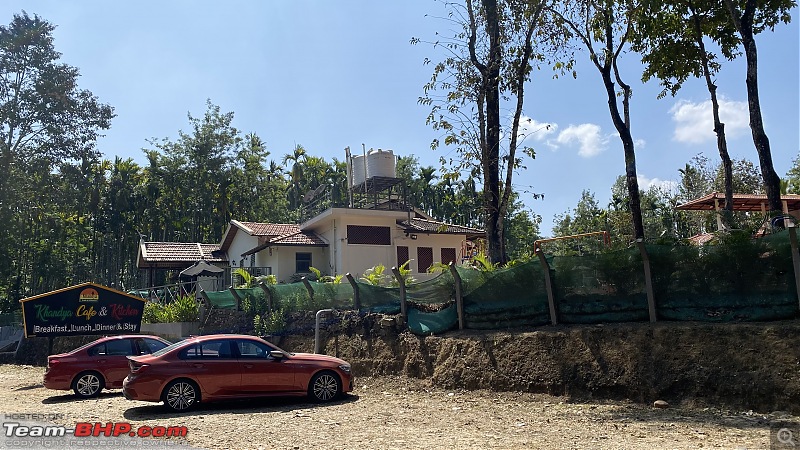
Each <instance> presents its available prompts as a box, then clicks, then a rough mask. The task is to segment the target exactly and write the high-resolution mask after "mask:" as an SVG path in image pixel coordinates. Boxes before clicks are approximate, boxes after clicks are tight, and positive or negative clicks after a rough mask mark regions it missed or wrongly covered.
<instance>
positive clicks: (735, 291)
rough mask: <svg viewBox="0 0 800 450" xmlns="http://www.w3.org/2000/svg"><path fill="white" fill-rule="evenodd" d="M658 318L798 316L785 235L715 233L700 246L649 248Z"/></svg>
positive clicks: (730, 319) (790, 258) (718, 320)
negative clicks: (712, 238)
mask: <svg viewBox="0 0 800 450" xmlns="http://www.w3.org/2000/svg"><path fill="white" fill-rule="evenodd" d="M647 253H648V255H649V256H650V263H651V267H652V272H653V291H654V296H655V299H656V311H657V315H658V319H659V320H700V321H711V322H728V321H761V320H778V319H789V318H792V317H795V316H796V315H797V308H798V305H797V292H796V287H795V283H794V272H793V266H792V256H791V246H790V243H789V233H788V231H786V230H784V231H781V232H779V233H774V234H771V235H768V236H765V237H762V238H759V239H753V238H752V237H751V236H750V234H749V233H744V232H731V233H724V234H720V235H718V236H717V237H716V238H715V240H714V241H712V242H711V243H710V244H707V245H704V246H689V245H686V246H659V245H648V246H647Z"/></svg>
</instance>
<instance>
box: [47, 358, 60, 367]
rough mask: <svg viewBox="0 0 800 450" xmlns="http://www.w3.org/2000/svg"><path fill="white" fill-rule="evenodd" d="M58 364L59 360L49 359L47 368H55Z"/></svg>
mask: <svg viewBox="0 0 800 450" xmlns="http://www.w3.org/2000/svg"><path fill="white" fill-rule="evenodd" d="M56 363H58V360H57V359H55V358H47V368H48V369H49V368H51V367H53V366H55V365H56Z"/></svg>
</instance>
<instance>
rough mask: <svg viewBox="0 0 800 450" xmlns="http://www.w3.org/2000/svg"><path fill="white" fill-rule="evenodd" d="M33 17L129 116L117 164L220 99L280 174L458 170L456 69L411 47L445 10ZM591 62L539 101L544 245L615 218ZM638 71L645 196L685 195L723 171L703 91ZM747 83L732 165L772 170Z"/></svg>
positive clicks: (780, 143) (80, 6)
mask: <svg viewBox="0 0 800 450" xmlns="http://www.w3.org/2000/svg"><path fill="white" fill-rule="evenodd" d="M23 9H24V10H25V11H27V12H28V13H29V14H34V13H35V14H38V15H40V16H41V17H43V18H44V19H46V20H48V21H50V22H52V23H54V24H55V25H57V28H56V31H55V46H56V49H57V50H58V51H60V52H61V53H62V54H63V56H62V61H63V62H65V63H67V64H70V65H73V66H76V67H78V68H79V69H80V71H81V75H82V76H81V79H80V80H79V84H80V87H81V88H84V89H89V90H91V91H92V92H93V93H94V94H95V95H97V96H98V97H99V98H100V100H101V101H103V102H105V103H109V104H111V105H112V106H113V107H114V108H115V112H116V114H117V117H116V118H115V119H114V120H113V122H112V128H111V129H110V130H108V131H107V132H106V136H105V137H103V138H101V139H100V141H99V142H98V147H99V149H100V150H101V151H102V152H103V153H104V154H105V155H106V156H107V157H108V158H112V159H113V157H114V156H121V157H124V158H128V157H129V158H133V159H134V160H136V161H137V162H140V163H144V161H145V159H144V155H143V153H142V148H148V144H147V142H146V140H147V139H149V138H157V139H160V138H165V137H166V138H170V139H176V138H177V136H178V130H188V127H189V126H188V121H187V113H192V114H193V115H194V116H200V115H202V114H203V113H204V112H205V102H206V99H210V100H211V101H212V102H213V103H214V104H217V105H219V106H220V107H221V108H222V110H223V111H225V112H227V111H233V112H234V113H235V119H234V126H236V127H237V128H238V129H240V130H241V131H242V132H244V133H249V132H255V133H257V134H258V135H259V136H260V137H261V138H262V139H263V140H264V141H265V142H266V144H267V148H268V150H270V151H271V153H272V154H271V155H270V158H274V159H275V160H276V161H280V159H281V158H282V156H283V155H284V154H286V153H289V152H290V151H291V150H292V149H293V148H294V146H295V144H302V145H303V146H304V147H305V148H306V150H307V151H308V152H309V153H310V154H312V155H315V156H322V157H324V158H326V159H327V160H330V159H331V158H333V157H336V158H338V159H339V160H343V159H344V148H345V147H347V146H349V147H350V148H351V149H353V150H360V149H361V146H362V144H364V145H366V148H367V149H369V148H383V149H392V150H394V152H395V153H396V154H399V155H401V156H408V155H411V154H413V155H416V156H417V157H418V158H419V160H420V163H421V164H422V165H433V166H438V165H439V164H438V161H439V157H441V156H446V155H448V156H453V155H452V153H451V154H448V152H449V151H450V150H448V149H440V150H437V151H432V150H430V143H431V140H432V139H434V138H437V137H440V135H439V133H438V132H436V131H434V130H432V129H431V128H430V127H429V126H426V125H425V118H426V116H427V114H428V112H429V108H428V107H425V106H421V105H418V103H417V99H418V98H419V96H420V95H422V86H423V85H424V84H425V83H426V82H428V81H429V79H430V76H431V67H430V66H425V65H423V60H424V59H425V58H426V57H427V58H430V59H432V60H433V61H438V60H440V59H441V58H442V54H441V53H439V52H438V51H437V50H434V49H432V48H431V47H430V46H428V45H425V44H420V45H414V46H412V45H410V43H409V41H410V39H411V38H412V37H419V38H422V39H424V40H434V39H435V38H436V37H435V33H436V32H437V31H439V32H440V33H442V34H445V35H446V34H449V30H450V28H451V26H449V25H447V24H446V23H445V22H443V21H442V20H440V19H436V18H435V17H437V16H438V17H441V16H443V15H444V10H443V6H442V3H441V2H437V1H434V0H407V1H403V2H383V1H381V2H375V1H351V0H339V1H336V2H328V1H307V0H296V1H291V2H278V1H270V2H265V1H255V0H248V1H244V0H239V1H227V2H212V1H137V2H132V1H128V2H110V1H97V0H85V1H80V2H64V1H60V0H54V1H39V0H24V1H23V0H6V1H4V2H3V3H2V5H0V12H2V16H1V17H0V19H1V20H2V23H3V24H6V25H7V24H8V23H10V22H11V19H12V16H13V14H15V13H19V12H20V11H22V10H23ZM792 18H793V23H791V24H790V25H781V26H779V27H778V28H777V29H776V31H775V32H766V33H764V34H762V35H759V36H758V37H757V44H758V50H759V69H760V72H759V77H760V78H759V81H760V84H759V88H760V92H761V105H762V112H763V114H764V121H765V126H766V131H767V135H768V136H769V139H770V143H771V145H772V154H773V161H774V164H775V168H776V170H777V172H778V175H780V176H785V174H786V172H787V171H788V170H789V168H790V167H791V164H792V160H793V159H795V158H797V157H798V153H799V152H800V143H799V142H798V140H799V139H798V136H799V134H798V125H800V116H799V115H798V109H799V107H798V103H799V100H798V98H800V92H799V91H798V86H799V85H800V81H799V80H798V66H799V65H800V62H798V54H800V50H798V42H799V41H800V39H799V37H800V33H799V32H798V25H797V20H798V18H797V9H795V10H794V11H793V14H792ZM577 58H578V59H579V64H578V66H577V70H578V78H577V80H574V79H572V78H571V77H566V78H560V79H558V80H553V79H552V74H551V73H549V72H534V74H533V80H532V82H531V83H530V84H529V85H528V86H527V87H526V89H527V95H526V98H525V110H524V115H525V117H526V118H529V119H530V124H531V126H532V128H533V129H541V126H539V125H538V124H551V125H552V126H551V127H550V128H549V130H546V131H539V132H537V133H534V134H532V135H531V136H530V137H529V138H528V139H529V140H528V143H532V144H533V147H534V148H535V150H536V155H537V156H536V159H535V160H527V161H525V166H526V167H527V168H526V169H524V170H520V171H519V172H518V173H517V174H516V176H515V181H514V184H515V185H516V187H517V188H518V189H519V190H521V191H522V192H523V194H522V195H523V200H524V201H525V204H526V205H527V206H528V207H529V208H530V209H531V210H532V211H534V212H535V213H537V214H540V215H541V216H542V217H543V221H542V227H541V228H542V232H543V234H549V233H550V230H551V227H552V223H553V217H554V215H556V214H559V213H562V212H564V211H566V210H567V209H569V208H572V207H574V206H575V205H576V203H577V201H578V200H579V199H580V194H581V191H582V190H584V189H588V190H591V191H592V192H594V193H595V195H596V197H597V199H598V200H599V202H600V204H601V205H605V204H606V203H607V202H608V197H609V192H610V188H611V185H612V184H613V183H614V180H615V179H616V178H617V176H619V175H620V174H622V173H623V172H624V161H623V156H622V146H621V143H620V141H619V138H618V137H617V136H616V134H615V130H614V127H613V124H612V122H611V119H610V116H609V113H608V106H607V103H606V102H607V100H606V98H605V93H604V91H603V86H602V82H601V80H600V78H599V74H598V73H597V71H596V70H595V69H594V68H593V66H591V65H590V63H589V62H588V59H587V56H586V54H585V53H579V54H578V55H577ZM623 61H624V65H623V69H622V70H623V76H624V77H626V78H625V79H626V82H628V83H629V84H631V85H633V89H634V97H633V99H632V103H631V116H632V131H633V135H634V138H635V139H636V140H637V149H636V150H637V169H638V173H639V176H640V186H641V187H643V188H646V187H647V186H648V185H649V184H650V183H667V185H669V182H670V181H672V182H674V181H677V180H678V179H679V173H678V169H679V168H681V167H683V166H684V165H685V164H686V163H687V162H689V160H690V159H691V158H692V157H693V156H694V155H696V154H698V153H701V152H702V153H703V154H704V155H705V156H707V157H708V158H709V159H710V160H711V161H712V162H717V161H718V159H719V157H718V153H717V150H716V144H715V139H714V134H713V131H712V125H711V116H710V109H709V106H708V104H707V97H708V93H707V91H706V89H705V84H704V82H702V81H700V80H690V81H688V82H687V83H686V84H685V86H684V89H683V90H682V91H681V92H680V93H679V94H678V95H677V96H676V97H674V98H672V97H667V98H664V99H661V100H657V99H656V95H657V94H658V92H659V91H660V89H659V86H658V84H657V83H656V82H649V83H647V84H642V83H641V82H639V81H638V80H639V78H640V76H641V67H640V65H639V64H638V63H637V61H638V58H637V55H635V54H629V55H625V56H624V60H623ZM744 79H745V64H744V58H743V57H742V58H740V60H737V61H733V62H726V63H725V64H724V66H723V69H722V71H721V73H720V74H719V75H718V77H717V85H718V86H719V90H718V94H719V95H720V96H721V98H722V99H723V110H722V114H723V116H722V119H723V121H725V122H726V130H727V133H728V138H729V139H728V147H729V150H730V152H731V155H732V156H733V157H734V158H747V159H750V160H751V161H753V162H754V163H757V161H758V158H757V155H756V152H755V148H754V147H753V142H752V138H751V135H750V130H749V128H748V115H747V96H746V92H745V84H744ZM526 192H536V193H543V194H544V199H539V200H534V199H532V198H530V196H529V195H528V194H526Z"/></svg>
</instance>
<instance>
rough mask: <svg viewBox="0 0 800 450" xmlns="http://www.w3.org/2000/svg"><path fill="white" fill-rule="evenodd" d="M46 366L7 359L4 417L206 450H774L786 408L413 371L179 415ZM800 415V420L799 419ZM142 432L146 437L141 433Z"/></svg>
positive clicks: (0, 387)
mask: <svg viewBox="0 0 800 450" xmlns="http://www.w3.org/2000/svg"><path fill="white" fill-rule="evenodd" d="M43 373H44V368H42V367H33V366H17V365H0V405H2V406H0V408H2V412H3V413H6V414H8V413H16V414H20V413H29V414H47V415H59V414H60V415H63V416H56V417H58V418H56V419H55V420H54V421H53V422H55V423H58V424H64V425H67V426H74V425H75V423H77V422H81V421H89V422H102V423H104V422H111V421H114V422H117V421H124V422H130V423H131V424H132V425H133V426H134V427H138V426H141V425H149V426H186V427H188V430H189V431H188V436H187V438H188V443H189V444H190V445H191V446H193V447H197V448H206V449H258V448H262V449H273V448H274V449H318V448H325V449H363V448H367V449H373V448H374V449H429V448H503V449H512V448H513V449H516V448H534V449H535V448H546V449H580V448H600V449H673V448H674V449H697V448H726V449H745V448H746V449H763V448H769V442H770V441H769V439H770V433H769V422H770V420H773V419H776V418H781V417H784V418H787V417H788V418H791V416H788V415H787V414H786V413H781V412H773V413H768V414H758V413H753V412H752V411H726V410H720V409H713V408H698V409H690V408H679V407H670V408H667V409H656V408H653V407H652V406H649V405H643V404H632V403H628V402H612V401H605V402H597V403H580V402H568V401H565V397H553V396H549V395H546V394H531V393H512V392H493V391H486V390H474V391H473V390H470V391H467V390H458V389H454V390H445V389H440V388H435V387H431V386H430V385H429V382H426V381H423V380H420V379H415V378H408V377H385V376H384V377H361V378H357V380H356V389H355V391H354V393H353V394H352V395H349V396H347V397H346V398H345V399H344V400H341V401H338V402H335V403H331V404H325V405H314V404H310V403H308V402H306V401H305V400H299V399H277V400H276V399H271V400H259V401H246V402H228V403H219V404H209V405H201V407H200V408H199V409H198V410H196V411H193V412H191V413H183V414H175V413H169V412H167V411H166V410H164V409H163V408H162V407H161V405H159V404H153V403H143V402H135V401H128V400H125V399H124V398H123V397H122V395H121V393H120V392H119V391H107V392H108V393H104V394H103V395H101V396H100V397H98V398H96V399H91V400H78V399H76V398H74V397H72V396H71V395H70V394H71V393H68V392H66V391H51V390H47V389H44V388H43V387H42V386H41V379H42V375H43ZM792 419H793V420H797V419H798V418H797V417H793V418H792ZM137 439H138V438H137Z"/></svg>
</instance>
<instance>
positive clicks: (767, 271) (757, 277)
mask: <svg viewBox="0 0 800 450" xmlns="http://www.w3.org/2000/svg"><path fill="white" fill-rule="evenodd" d="M645 250H646V253H647V255H648V259H649V262H650V268H651V274H652V281H653V291H654V298H655V303H656V314H657V317H658V319H659V320H703V321H717V322H724V321H737V320H751V321H752V320H779V319H788V318H793V317H797V316H798V303H797V292H796V288H795V282H794V271H793V265H792V256H791V246H790V243H789V235H788V232H787V231H782V232H780V233H775V234H771V235H769V236H766V237H763V238H760V239H753V238H752V237H751V236H750V235H747V234H744V233H726V234H723V235H720V237H719V238H718V239H717V240H716V241H712V243H710V244H707V245H705V246H680V245H677V246H674V245H673V246H666V245H646V246H645ZM546 260H547V262H548V264H549V268H550V277H551V280H552V283H553V294H554V303H555V307H556V311H557V318H558V321H559V322H560V323H602V322H634V321H646V320H648V319H649V311H648V303H647V294H646V289H645V278H644V262H643V258H642V253H641V252H640V250H639V248H638V247H632V248H628V249H624V250H618V251H612V252H605V253H599V254H594V255H584V256H548V257H546ZM456 271H457V273H458V275H459V278H461V292H462V296H463V299H464V320H465V326H466V328H472V329H501V328H509V327H516V326H536V325H543V324H547V323H549V322H550V310H549V307H548V298H547V291H546V283H545V275H546V272H545V271H544V268H543V267H542V264H541V263H540V262H539V261H538V260H532V261H528V262H525V263H521V264H517V265H514V266H512V267H510V268H505V269H498V270H494V271H486V272H482V271H479V270H475V269H471V268H466V267H456ZM356 283H357V286H358V291H359V299H360V307H361V309H362V310H364V311H371V312H378V313H385V314H397V313H399V312H400V289H399V288H397V287H382V286H373V285H371V284H367V283H363V282H361V281H357V282H356ZM311 286H312V289H313V290H314V298H313V300H312V298H311V297H310V296H309V293H308V291H307V289H306V287H305V285H304V284H303V283H299V282H298V283H292V284H278V285H269V286H268V287H267V289H269V291H270V293H271V296H272V299H273V307H274V308H276V309H284V310H285V311H314V310H319V309H324V308H336V309H346V308H354V307H355V299H354V295H353V289H352V286H351V285H350V284H349V283H346V282H340V283H318V282H311ZM236 292H237V294H238V295H239V296H240V297H242V299H243V303H244V304H245V305H252V307H253V308H255V309H256V312H261V311H262V309H261V308H264V309H263V310H266V296H265V295H264V292H263V291H262V290H261V289H258V288H256V289H237V290H236ZM206 295H207V296H208V298H209V300H210V301H211V303H212V305H214V307H216V308H235V307H236V301H235V299H234V298H233V296H232V295H231V293H230V292H229V291H220V292H206ZM406 295H407V300H408V311H407V312H408V325H409V328H410V329H411V330H412V331H413V332H414V333H418V334H429V333H441V332H444V331H447V330H449V329H451V328H453V326H454V325H455V324H456V323H457V314H456V305H455V304H454V303H455V302H454V299H455V281H454V278H453V275H452V273H450V271H445V272H443V273H441V274H439V275H438V276H437V277H435V278H433V279H431V280H427V281H424V282H420V283H411V284H409V285H408V286H406ZM244 299H247V300H246V301H245V300H244Z"/></svg>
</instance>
